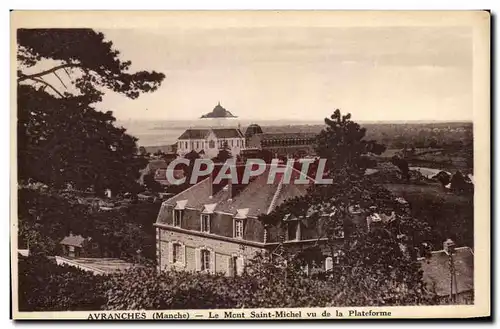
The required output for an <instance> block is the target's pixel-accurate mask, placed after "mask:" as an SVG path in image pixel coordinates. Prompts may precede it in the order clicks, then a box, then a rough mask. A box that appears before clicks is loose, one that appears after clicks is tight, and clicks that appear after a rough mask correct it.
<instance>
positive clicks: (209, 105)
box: [10, 10, 491, 321]
mask: <svg viewBox="0 0 500 329" xmlns="http://www.w3.org/2000/svg"><path fill="white" fill-rule="evenodd" d="M11 36H12V39H11V45H12V47H11V90H12V92H11V95H12V109H11V136H12V146H11V163H12V166H11V168H12V171H11V205H12V206H11V219H10V223H11V226H10V227H11V264H10V267H11V278H12V279H11V291H12V299H11V300H12V318H13V319H16V320H20V319H82V320H89V319H90V320H207V321H209V320H271V321H273V320H289V319H294V320H304V319H307V320H315V319H317V320H321V319H323V320H324V319H331V320H339V319H340V320H345V319H401V318H475V317H490V316H491V308H490V305H491V300H490V288H491V284H490V279H491V278H490V221H491V215H490V13H489V12H488V11H16V10H14V11H12V12H11Z"/></svg>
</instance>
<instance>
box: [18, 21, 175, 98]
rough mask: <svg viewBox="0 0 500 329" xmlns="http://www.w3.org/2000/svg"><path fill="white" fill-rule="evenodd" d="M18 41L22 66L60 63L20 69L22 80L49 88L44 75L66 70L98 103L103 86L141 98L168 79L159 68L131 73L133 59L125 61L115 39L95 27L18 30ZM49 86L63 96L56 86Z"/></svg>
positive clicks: (19, 59) (88, 95)
mask: <svg viewBox="0 0 500 329" xmlns="http://www.w3.org/2000/svg"><path fill="white" fill-rule="evenodd" d="M17 43H18V53H17V60H18V63H19V64H20V65H21V66H22V67H27V68H30V67H35V66H36V65H37V64H38V63H40V62H41V61H42V60H51V61H54V62H56V63H58V64H56V65H55V66H53V67H51V68H50V69H46V70H41V71H38V72H36V73H31V74H27V73H24V72H23V71H22V70H21V69H18V78H17V81H18V83H20V82H25V81H26V82H27V81H32V82H36V83H40V84H42V85H44V86H46V87H47V86H49V85H48V84H47V82H44V80H43V77H45V76H47V75H50V74H54V75H56V76H58V77H59V76H60V75H62V74H63V73H62V72H64V73H65V74H67V75H68V76H69V77H70V78H71V80H72V83H73V84H74V85H75V87H76V89H78V90H79V91H80V93H81V94H83V95H85V96H86V97H87V98H88V99H89V100H92V101H94V102H95V101H99V100H100V97H101V95H102V91H100V89H101V88H106V89H110V90H113V91H114V92H117V93H122V94H124V95H126V96H127V97H130V98H137V97H138V96H139V94H140V93H142V92H153V91H155V90H156V89H158V87H159V86H160V84H161V81H162V80H163V79H164V78H165V75H164V74H163V73H159V72H155V71H152V72H147V71H139V72H134V73H131V72H130V66H131V65H132V62H130V61H123V60H121V59H120V52H119V51H118V50H116V49H114V47H113V42H111V41H109V40H106V38H105V36H104V34H103V33H100V32H96V31H94V30H92V29H18V30H17ZM49 88H50V89H51V90H52V91H55V92H56V93H57V94H58V95H60V96H63V94H62V93H61V92H59V91H57V89H56V88H55V87H50V86H49ZM64 96H67V94H66V93H65V94H64ZM89 103H90V102H89Z"/></svg>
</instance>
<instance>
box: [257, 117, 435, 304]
mask: <svg viewBox="0 0 500 329" xmlns="http://www.w3.org/2000/svg"><path fill="white" fill-rule="evenodd" d="M325 123H326V127H325V129H324V130H323V131H322V132H321V133H320V134H319V135H318V147H317V153H318V155H319V156H320V157H321V158H324V159H326V160H327V170H328V172H327V176H328V177H329V178H331V179H332V184H327V185H317V184H315V185H313V186H312V187H311V188H310V190H309V193H308V194H307V195H306V196H304V197H300V198H295V199H293V200H290V201H288V202H285V203H284V204H282V205H280V206H279V207H277V208H276V209H275V210H274V211H273V212H271V213H270V214H267V215H263V216H261V217H260V218H261V220H263V221H264V223H266V224H267V225H276V226H278V227H281V229H285V225H284V224H283V218H284V217H285V216H286V215H291V216H294V217H297V218H303V219H302V221H303V225H316V224H314V223H319V221H320V220H321V221H322V224H321V230H320V231H321V235H320V236H319V237H318V241H319V239H320V238H323V239H326V241H325V242H323V243H325V247H326V250H329V254H330V256H333V255H334V254H335V253H337V254H338V253H341V254H343V255H345V257H344V258H343V259H344V261H340V262H339V263H338V264H336V265H335V266H334V273H332V274H331V275H330V276H329V278H330V279H332V280H333V281H334V282H336V283H337V284H338V285H339V286H342V287H345V291H347V289H349V288H348V287H352V286H358V288H359V289H360V291H365V290H370V289H375V290H376V291H379V295H380V298H381V302H382V301H383V300H385V301H388V300H395V299H397V298H398V296H397V295H398V289H405V290H406V291H407V292H408V294H407V295H405V296H404V298H406V299H407V302H408V303H409V304H411V303H420V302H421V300H420V299H419V298H420V297H419V296H420V295H421V292H422V287H423V286H422V281H421V273H420V272H419V270H418V266H417V265H416V263H415V261H416V256H417V254H419V252H420V249H421V246H422V243H423V242H425V241H426V238H427V236H428V233H429V228H428V226H426V225H424V224H423V223H420V222H419V221H418V220H416V219H414V218H412V217H411V216H409V215H408V213H407V212H406V209H405V207H404V206H403V205H402V204H401V203H400V202H399V201H398V200H397V199H396V198H395V197H394V196H393V195H392V194H391V193H390V191H388V190H387V189H386V188H385V187H383V186H381V185H378V184H375V183H374V182H373V181H371V180H370V179H369V178H368V177H366V175H365V170H366V168H367V165H369V161H366V157H367V156H369V155H370V154H373V153H375V154H380V153H382V152H383V151H384V150H385V147H384V146H383V145H380V144H378V143H376V142H374V141H370V140H365V139H364V137H365V129H364V128H361V127H360V126H359V125H358V124H357V123H355V122H353V121H351V119H350V115H349V114H347V115H341V113H340V111H338V110H337V111H335V113H334V114H333V115H332V116H331V117H330V119H325ZM375 213H377V214H378V215H384V216H386V217H385V218H387V221H386V222H384V223H383V224H382V225H381V227H380V229H375V228H372V229H370V230H367V226H366V223H367V217H368V216H372V215H374V214H375ZM324 215H327V216H326V218H325V217H324ZM339 227H340V228H342V230H343V232H344V234H343V236H344V238H343V243H340V244H339V240H338V237H337V234H338V229H339ZM317 249H318V248H317ZM318 250H319V249H318ZM318 250H317V251H316V252H318ZM323 252H324V251H323ZM311 253H314V250H312V251H310V252H309V255H308V256H307V259H308V260H311V259H315V258H318V257H314V256H311V255H310V254H311ZM420 254H422V253H421V252H420ZM319 258H321V257H319ZM323 258H324V255H323ZM374 283H375V284H374Z"/></svg>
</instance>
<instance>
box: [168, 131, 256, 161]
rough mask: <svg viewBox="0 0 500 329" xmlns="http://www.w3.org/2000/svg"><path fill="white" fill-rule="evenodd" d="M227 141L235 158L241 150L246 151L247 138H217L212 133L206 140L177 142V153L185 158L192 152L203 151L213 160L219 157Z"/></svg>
mask: <svg viewBox="0 0 500 329" xmlns="http://www.w3.org/2000/svg"><path fill="white" fill-rule="evenodd" d="M226 141H227V144H228V146H229V149H230V150H231V154H232V155H233V156H236V155H239V154H240V153H241V150H243V149H245V146H246V145H245V138H217V137H216V136H215V134H214V133H213V132H211V133H210V134H209V135H208V137H207V138H206V139H179V140H177V153H178V154H179V155H181V156H184V155H185V154H187V153H189V152H191V151H192V150H195V151H196V152H200V151H201V150H203V151H204V152H205V156H206V157H208V158H213V157H216V156H217V154H218V153H219V149H221V148H222V146H223V145H224V143H225V142H226Z"/></svg>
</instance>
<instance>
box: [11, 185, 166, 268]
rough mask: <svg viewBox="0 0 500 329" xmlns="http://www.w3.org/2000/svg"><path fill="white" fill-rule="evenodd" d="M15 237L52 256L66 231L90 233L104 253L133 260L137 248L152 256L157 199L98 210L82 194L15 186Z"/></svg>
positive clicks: (38, 251) (78, 233)
mask: <svg viewBox="0 0 500 329" xmlns="http://www.w3.org/2000/svg"><path fill="white" fill-rule="evenodd" d="M18 196H19V209H18V212H19V232H18V235H19V240H20V243H22V244H23V246H22V247H27V246H28V245H29V248H30V252H31V253H35V254H43V255H47V256H52V255H55V254H58V253H59V251H60V249H59V248H60V247H59V242H60V241H61V240H62V239H63V238H64V237H65V236H66V235H68V234H69V233H70V232H72V233H73V234H77V235H82V236H83V237H92V240H93V241H94V242H96V243H97V244H98V245H99V248H100V252H101V254H102V255H103V256H104V255H106V256H108V257H119V258H124V259H133V260H137V259H135V258H137V251H138V250H142V256H144V257H145V258H146V259H149V260H151V261H153V260H154V259H155V244H156V243H155V231H154V227H153V223H154V221H155V220H156V216H157V215H158V211H159V208H160V205H159V204H157V203H139V204H128V205H126V206H122V207H117V208H116V209H112V210H106V211H102V210H100V209H99V202H100V201H99V199H97V200H96V203H93V202H92V201H86V200H85V199H83V198H66V197H64V196H61V195H58V194H53V193H49V192H40V191H37V190H32V189H19V190H18Z"/></svg>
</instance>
